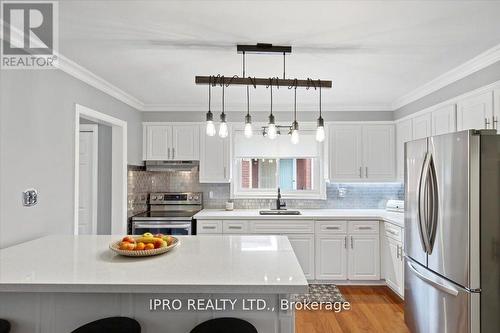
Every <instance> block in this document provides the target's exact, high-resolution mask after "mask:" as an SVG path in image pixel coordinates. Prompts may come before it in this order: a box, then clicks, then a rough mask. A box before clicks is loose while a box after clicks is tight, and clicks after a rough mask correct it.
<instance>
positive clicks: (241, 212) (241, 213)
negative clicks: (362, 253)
mask: <svg viewBox="0 0 500 333" xmlns="http://www.w3.org/2000/svg"><path fill="white" fill-rule="evenodd" d="M261 210H262V209H235V210H232V211H226V210H223V209H203V210H202V211H200V212H199V213H197V214H196V215H195V216H194V218H195V219H200V220H217V219H243V220H245V219H248V220H257V219H263V220H270V219H278V220H291V219H293V220H300V219H315V220H325V219H346V220H353V219H375V220H382V221H387V222H390V223H393V224H396V225H398V226H400V227H404V214H403V213H396V212H388V211H386V210H383V209H293V208H290V210H298V211H300V213H301V215H281V216H276V215H260V214H259V211H261Z"/></svg>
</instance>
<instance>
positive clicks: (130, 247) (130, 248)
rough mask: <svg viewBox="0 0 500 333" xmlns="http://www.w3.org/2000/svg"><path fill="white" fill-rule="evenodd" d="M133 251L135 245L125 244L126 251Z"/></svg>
mask: <svg viewBox="0 0 500 333" xmlns="http://www.w3.org/2000/svg"><path fill="white" fill-rule="evenodd" d="M134 249H135V243H128V242H127V250H128V251H133V250H134Z"/></svg>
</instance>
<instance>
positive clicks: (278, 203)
mask: <svg viewBox="0 0 500 333" xmlns="http://www.w3.org/2000/svg"><path fill="white" fill-rule="evenodd" d="M283 207H286V202H284V201H281V190H280V188H279V187H278V198H277V199H276V210H280V209H286V208H283Z"/></svg>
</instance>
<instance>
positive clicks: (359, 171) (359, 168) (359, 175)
mask: <svg viewBox="0 0 500 333" xmlns="http://www.w3.org/2000/svg"><path fill="white" fill-rule="evenodd" d="M361 170H362V168H361V167H359V178H363V177H362V176H361V172H362V171H361Z"/></svg>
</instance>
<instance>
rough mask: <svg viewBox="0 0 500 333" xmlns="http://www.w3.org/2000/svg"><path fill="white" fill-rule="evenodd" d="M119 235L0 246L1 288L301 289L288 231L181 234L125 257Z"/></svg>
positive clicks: (251, 291) (139, 290)
mask: <svg viewBox="0 0 500 333" xmlns="http://www.w3.org/2000/svg"><path fill="white" fill-rule="evenodd" d="M119 239H120V237H117V236H47V237H43V238H40V239H37V240H34V241H30V242H26V243H23V244H19V245H16V246H12V247H9V248H6V249H3V250H0V292H89V293H93V292H98V293H99V292H105V293H200V294H206V293H209V294H211V293H238V294H246V293H248V294H275V293H282V294H288V293H303V292H306V291H307V281H306V278H305V277H304V274H303V272H302V269H301V268H300V266H299V263H298V261H297V258H296V256H295V254H294V252H293V249H292V247H291V245H290V242H289V241H288V239H287V237H284V236H255V235H248V236H217V235H214V236H203V237H199V236H181V237H179V239H180V244H179V245H178V246H177V247H176V248H174V249H173V250H172V251H170V252H168V253H166V254H163V255H159V256H154V257H143V258H137V257H122V256H119V255H117V254H115V253H114V252H112V251H111V250H109V248H108V245H109V244H110V243H111V242H113V241H116V240H119Z"/></svg>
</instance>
